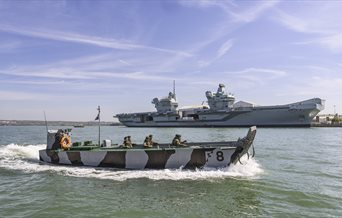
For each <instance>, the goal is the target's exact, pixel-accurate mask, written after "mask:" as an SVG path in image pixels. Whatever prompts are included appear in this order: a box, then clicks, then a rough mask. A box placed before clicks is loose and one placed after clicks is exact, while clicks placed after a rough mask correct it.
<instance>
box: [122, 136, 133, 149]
mask: <svg viewBox="0 0 342 218" xmlns="http://www.w3.org/2000/svg"><path fill="white" fill-rule="evenodd" d="M130 138H131V137H130V136H126V137H125V138H124V142H123V147H124V148H133V146H132V142H131V139H130Z"/></svg>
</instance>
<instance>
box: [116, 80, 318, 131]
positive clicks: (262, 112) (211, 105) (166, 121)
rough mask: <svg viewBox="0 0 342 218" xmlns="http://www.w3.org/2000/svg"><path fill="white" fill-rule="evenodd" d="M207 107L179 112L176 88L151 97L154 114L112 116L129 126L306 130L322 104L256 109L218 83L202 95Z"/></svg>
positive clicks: (316, 101)
mask: <svg viewBox="0 0 342 218" xmlns="http://www.w3.org/2000/svg"><path fill="white" fill-rule="evenodd" d="M205 95H206V97H207V100H208V105H201V106H196V107H184V108H182V109H178V102H177V100H176V93H175V86H174V89H173V92H170V93H169V95H168V97H165V98H161V99H158V98H154V99H153V100H152V103H153V104H154V105H155V108H156V110H157V111H156V112H142V113H121V114H117V115H115V116H114V117H116V118H118V119H119V121H120V122H121V123H122V124H123V125H125V126H128V127H249V126H258V127H261V126H266V127H309V126H310V125H311V122H312V120H313V118H314V117H315V116H316V115H317V114H318V113H319V112H320V111H321V110H323V109H324V104H325V101H324V100H322V99H320V98H312V99H309V100H305V101H300V102H296V103H291V104H286V105H275V106H257V105H254V104H252V103H249V102H245V101H239V102H236V103H235V97H234V95H233V94H231V93H227V92H226V91H225V85H224V84H219V88H218V90H217V92H216V93H212V92H211V91H207V92H206V93H205Z"/></svg>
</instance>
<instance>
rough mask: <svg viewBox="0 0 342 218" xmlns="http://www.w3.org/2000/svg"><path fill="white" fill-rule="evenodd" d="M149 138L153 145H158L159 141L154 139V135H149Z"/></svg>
mask: <svg viewBox="0 0 342 218" xmlns="http://www.w3.org/2000/svg"><path fill="white" fill-rule="evenodd" d="M148 138H149V140H150V144H151V145H152V146H154V145H158V143H157V142H155V141H153V136H152V135H149V136H148Z"/></svg>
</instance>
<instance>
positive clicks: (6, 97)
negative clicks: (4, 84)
mask: <svg viewBox="0 0 342 218" xmlns="http://www.w3.org/2000/svg"><path fill="white" fill-rule="evenodd" d="M47 98H49V96H48V95H45V94H41V93H28V92H21V91H1V90H0V100H1V101H21V100H35V99H40V100H41V99H47Z"/></svg>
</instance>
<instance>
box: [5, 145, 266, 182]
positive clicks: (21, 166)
mask: <svg viewBox="0 0 342 218" xmlns="http://www.w3.org/2000/svg"><path fill="white" fill-rule="evenodd" d="M45 147H46V145H25V146H24V145H16V144H9V145H5V146H0V167H2V168H5V169H11V170H20V171H24V172H27V173H36V172H45V171H49V172H51V171H53V172H55V173H57V174H60V175H66V176H74V177H86V178H98V179H109V180H115V181H124V180H127V179H139V178H147V179H151V180H209V181H213V180H217V179H225V178H244V179H256V178H258V176H259V175H261V174H262V173H263V170H262V168H261V165H260V164H259V163H258V162H257V161H256V160H255V159H249V160H247V157H243V158H241V162H242V163H243V165H241V164H240V163H238V164H236V165H234V166H230V167H227V168H223V169H212V168H205V169H201V170H183V169H175V170H170V169H165V170H114V169H109V168H92V167H71V166H58V165H51V164H41V163H40V162H39V150H41V149H44V148H45Z"/></svg>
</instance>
